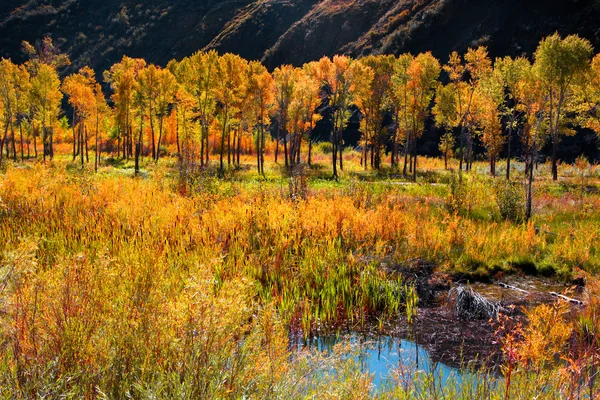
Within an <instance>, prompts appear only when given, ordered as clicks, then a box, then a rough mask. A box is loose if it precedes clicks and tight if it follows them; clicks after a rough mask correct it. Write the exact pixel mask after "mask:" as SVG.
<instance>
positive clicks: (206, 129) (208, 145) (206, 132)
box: [204, 125, 214, 165]
mask: <svg viewBox="0 0 600 400" xmlns="http://www.w3.org/2000/svg"><path fill="white" fill-rule="evenodd" d="M204 132H205V136H206V137H205V139H206V146H205V147H204V150H205V151H206V158H205V159H204V162H205V163H206V165H208V162H209V161H210V158H209V156H210V143H209V139H210V138H209V133H210V132H209V130H208V125H207V126H206V128H205V130H204ZM213 147H214V140H213Z"/></svg>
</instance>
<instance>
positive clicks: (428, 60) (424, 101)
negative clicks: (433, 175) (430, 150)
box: [407, 52, 441, 182]
mask: <svg viewBox="0 0 600 400" xmlns="http://www.w3.org/2000/svg"><path fill="white" fill-rule="evenodd" d="M440 71H441V68H440V63H439V61H438V60H437V59H436V58H435V57H433V55H432V54H431V53H429V52H427V53H421V54H419V55H418V56H417V57H415V58H414V59H413V60H412V61H411V63H410V66H409V68H408V70H407V74H408V78H409V79H408V86H407V89H408V93H409V96H408V99H409V103H408V115H409V121H410V123H409V125H410V130H409V131H408V133H409V136H410V137H411V144H412V162H413V166H412V172H413V181H415V182H416V180H417V139H418V138H419V137H421V136H422V135H423V131H424V129H425V118H426V117H427V115H428V112H429V106H430V105H431V101H432V99H433V96H434V93H435V87H436V85H437V79H438V77H439V75H440Z"/></svg>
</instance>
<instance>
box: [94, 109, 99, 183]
mask: <svg viewBox="0 0 600 400" xmlns="http://www.w3.org/2000/svg"><path fill="white" fill-rule="evenodd" d="M99 128H100V117H99V116H98V112H96V159H95V160H94V171H95V172H98V164H99V163H100V149H99V145H100V140H99V138H98V135H99V134H100V129H99Z"/></svg>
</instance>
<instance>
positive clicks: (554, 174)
mask: <svg viewBox="0 0 600 400" xmlns="http://www.w3.org/2000/svg"><path fill="white" fill-rule="evenodd" d="M557 136H558V135H557V134H556V133H555V132H554V133H553V134H552V180H553V181H556V180H558V156H557V155H558V151H557V150H558V137H557Z"/></svg>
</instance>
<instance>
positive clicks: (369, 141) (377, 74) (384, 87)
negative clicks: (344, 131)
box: [355, 56, 398, 170]
mask: <svg viewBox="0 0 600 400" xmlns="http://www.w3.org/2000/svg"><path fill="white" fill-rule="evenodd" d="M395 61H396V58H395V57H394V56H368V57H364V58H361V59H360V60H359V62H360V63H362V64H364V65H365V66H366V67H368V68H369V69H370V71H371V72H370V73H366V74H363V75H362V76H361V78H362V79H361V80H360V81H359V82H357V84H356V87H357V89H356V95H355V97H356V105H357V106H358V108H359V109H360V111H361V113H362V119H361V131H362V138H363V140H362V141H363V148H362V156H361V164H363V166H364V168H365V169H367V165H368V164H369V163H368V162H367V158H368V150H369V148H370V150H371V157H370V159H371V162H370V164H371V168H375V169H377V170H379V169H380V168H381V151H382V146H383V143H384V139H385V137H384V132H385V131H386V127H384V118H385V115H386V112H389V111H390V109H391V99H390V96H391V90H390V88H391V83H392V75H393V73H394V64H395ZM367 71H368V70H367ZM396 132H397V129H395V130H394V140H392V143H393V144H392V146H393V149H392V155H391V164H392V166H395V165H396V155H397V153H398V144H397V141H396V140H395V139H396Z"/></svg>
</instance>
